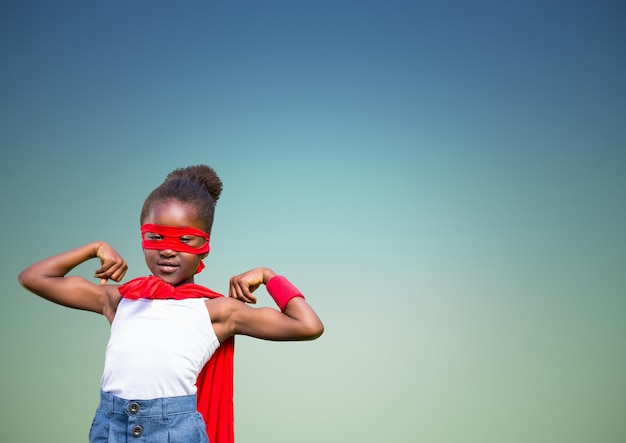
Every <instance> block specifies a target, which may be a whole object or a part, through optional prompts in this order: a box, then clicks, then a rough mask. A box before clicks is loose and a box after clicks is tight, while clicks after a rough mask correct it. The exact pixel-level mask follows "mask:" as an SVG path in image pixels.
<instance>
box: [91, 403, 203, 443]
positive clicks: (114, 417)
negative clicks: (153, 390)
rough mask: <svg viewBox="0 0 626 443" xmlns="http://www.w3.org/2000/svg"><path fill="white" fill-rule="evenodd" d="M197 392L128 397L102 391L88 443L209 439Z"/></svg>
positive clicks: (199, 442)
mask: <svg viewBox="0 0 626 443" xmlns="http://www.w3.org/2000/svg"><path fill="white" fill-rule="evenodd" d="M208 441H209V439H208V437H207V434H206V427H205V424H204V421H203V420H202V416H201V415H200V413H199V412H198V411H197V410H196V396H195V395H185V396H181V397H168V398H157V399H154V400H127V399H124V398H120V397H117V396H115V395H112V394H109V393H107V392H104V391H101V393H100V405H99V406H98V409H97V410H96V416H95V417H94V419H93V423H92V425H91V430H90V431H89V442H90V443H134V442H137V443H141V442H149V443H172V442H173V443H178V442H180V443H208Z"/></svg>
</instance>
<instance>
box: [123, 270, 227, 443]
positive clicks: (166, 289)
mask: <svg viewBox="0 0 626 443" xmlns="http://www.w3.org/2000/svg"><path fill="white" fill-rule="evenodd" d="M119 291H120V294H121V295H122V297H124V298H128V299H131V300H137V299H140V298H149V299H172V298H173V299H176V300H182V299H185V298H201V297H207V298H217V297H223V295H222V294H219V293H217V292H214V291H211V290H210V289H209V288H205V287H204V286H200V285H196V284H194V283H187V284H184V285H180V286H172V285H170V284H169V283H166V282H164V281H163V280H161V279H160V278H158V277H155V276H153V275H151V276H149V277H139V278H135V279H133V280H131V281H129V282H128V283H125V284H123V285H121V286H120V287H119ZM234 355H235V340H234V337H230V338H228V339H227V340H225V341H224V343H221V344H220V346H219V347H218V348H217V350H216V351H215V353H214V354H213V355H212V356H211V358H210V359H209V361H208V362H207V363H206V365H204V368H202V371H201V372H200V374H199V375H198V379H197V380H196V387H197V388H198V392H197V397H198V412H200V413H201V414H202V417H203V418H204V423H205V424H206V429H207V434H208V436H209V441H210V442H211V443H233V442H234V441H235V412H234V404H233V394H234V389H233V374H234Z"/></svg>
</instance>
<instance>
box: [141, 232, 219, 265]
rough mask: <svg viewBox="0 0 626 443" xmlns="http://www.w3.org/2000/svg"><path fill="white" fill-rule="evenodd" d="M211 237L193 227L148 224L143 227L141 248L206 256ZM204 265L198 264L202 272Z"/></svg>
mask: <svg viewBox="0 0 626 443" xmlns="http://www.w3.org/2000/svg"><path fill="white" fill-rule="evenodd" d="M209 241H210V237H209V234H207V233H206V232H204V231H201V230H200V229H196V228H191V227H180V226H162V225H154V224H151V223H147V224H145V225H142V226H141V246H142V247H143V248H144V249H158V250H161V251H162V250H164V249H171V250H172V251H176V252H187V253H189V254H195V255H200V254H205V253H208V252H209V250H210V247H209ZM203 268H204V264H203V263H202V262H200V263H199V264H198V270H197V271H196V273H198V272H200V271H201V270H202V269H203Z"/></svg>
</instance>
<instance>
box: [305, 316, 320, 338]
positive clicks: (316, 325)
mask: <svg viewBox="0 0 626 443" xmlns="http://www.w3.org/2000/svg"><path fill="white" fill-rule="evenodd" d="M323 333H324V324H323V323H322V322H321V320H319V319H318V320H317V321H315V322H311V324H309V325H307V327H306V328H305V330H304V331H303V340H315V339H317V338H319V337H320V336H321V335H322V334H323Z"/></svg>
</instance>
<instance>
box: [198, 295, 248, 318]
mask: <svg viewBox="0 0 626 443" xmlns="http://www.w3.org/2000/svg"><path fill="white" fill-rule="evenodd" d="M205 304H206V307H207V309H208V311H209V315H210V317H211V322H212V323H213V324H215V323H224V322H227V321H228V320H229V319H230V317H231V316H232V314H233V312H235V311H237V310H239V309H242V308H245V307H246V305H245V303H244V302H242V301H240V300H237V299H234V298H230V297H216V298H209V299H207V300H206V301H205Z"/></svg>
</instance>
